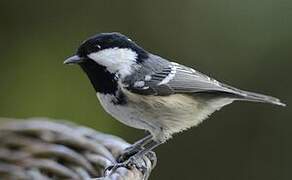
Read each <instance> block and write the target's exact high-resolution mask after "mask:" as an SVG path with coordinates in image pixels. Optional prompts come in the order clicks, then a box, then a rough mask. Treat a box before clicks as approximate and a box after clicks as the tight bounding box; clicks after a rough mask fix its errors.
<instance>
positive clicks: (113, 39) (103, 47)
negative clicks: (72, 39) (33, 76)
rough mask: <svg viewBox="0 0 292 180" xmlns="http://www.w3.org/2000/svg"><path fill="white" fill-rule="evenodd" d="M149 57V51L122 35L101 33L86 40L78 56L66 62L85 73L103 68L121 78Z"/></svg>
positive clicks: (80, 47)
mask: <svg viewBox="0 0 292 180" xmlns="http://www.w3.org/2000/svg"><path fill="white" fill-rule="evenodd" d="M147 57H148V53H147V51H145V50H144V49H143V48H141V47H140V46H138V45H137V44H136V43H135V42H133V41H132V40H130V39H129V38H128V37H127V36H125V35H122V34H120V33H101V34H97V35H95V36H93V37H90V38H89V39H87V40H85V41H84V42H83V43H82V44H81V45H80V46H79V48H78V50H77V52H76V54H75V55H74V56H72V57H70V58H68V59H66V60H65V61H64V63H65V64H79V65H80V66H81V67H82V68H83V69H84V70H85V72H88V71H97V70H98V69H96V68H95V67H97V66H101V67H103V68H104V69H105V70H106V71H108V72H109V73H112V74H118V75H119V76H127V75H129V74H130V73H131V71H132V70H133V69H134V68H135V66H139V63H141V62H142V61H143V60H144V59H146V58H147Z"/></svg>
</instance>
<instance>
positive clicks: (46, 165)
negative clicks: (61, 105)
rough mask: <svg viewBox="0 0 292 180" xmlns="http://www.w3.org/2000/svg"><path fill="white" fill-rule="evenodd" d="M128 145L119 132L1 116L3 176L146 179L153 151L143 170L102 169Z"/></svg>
mask: <svg viewBox="0 0 292 180" xmlns="http://www.w3.org/2000/svg"><path fill="white" fill-rule="evenodd" d="M128 146H129V144H128V143H127V142H125V141H124V140H122V139H121V138H119V137H116V136H112V135H107V134H104V133H100V132H97V131H95V130H93V129H90V128H87V127H82V126H78V125H75V124H72V123H68V122H63V121H62V122H60V121H53V120H49V119H46V118H34V119H28V120H21V121H19V120H15V119H7V118H0V179H5V180H52V179H54V180H59V179H62V180H64V179H65V180H69V179H70V180H77V179H78V180H89V179H90V180H93V179H96V180H121V179H123V180H142V179H148V177H149V175H150V172H151V170H152V169H153V168H154V166H155V164H156V156H155V153H149V155H148V157H145V158H144V159H143V165H144V168H143V171H141V170H138V169H137V168H131V169H127V168H124V167H121V168H118V169H117V170H115V171H114V172H111V173H104V170H105V168H106V167H108V166H110V165H113V164H114V163H115V162H116V160H115V159H116V157H117V156H118V155H119V154H121V152H122V151H123V150H124V149H125V148H126V147H128Z"/></svg>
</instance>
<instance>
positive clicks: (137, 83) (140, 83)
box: [134, 81, 145, 87]
mask: <svg viewBox="0 0 292 180" xmlns="http://www.w3.org/2000/svg"><path fill="white" fill-rule="evenodd" d="M143 86H145V82H144V81H137V82H135V83H134V87H143Z"/></svg>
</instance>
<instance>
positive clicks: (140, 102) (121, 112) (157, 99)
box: [98, 90, 232, 141]
mask: <svg viewBox="0 0 292 180" xmlns="http://www.w3.org/2000/svg"><path fill="white" fill-rule="evenodd" d="M123 92H124V93H125V95H126V96H127V97H128V99H127V100H128V103H127V104H126V105H121V106H116V105H114V104H113V103H112V98H113V96H110V95H101V94H99V95H98V97H99V100H100V102H101V104H102V106H103V107H104V109H105V110H106V111H107V112H108V113H109V114H111V115H112V116H113V117H115V118H116V119H117V120H119V121H121V122H123V123H124V124H126V125H128V126H131V127H134V128H138V129H145V130H148V131H149V132H150V133H152V134H153V135H154V137H156V138H157V139H159V140H161V141H164V140H167V139H168V138H170V137H171V135H172V134H173V133H177V132H180V131H183V130H185V129H187V128H190V127H193V126H195V125H197V124H199V123H200V122H201V121H203V120H204V119H205V118H207V116H208V115H209V114H211V113H212V112H214V111H215V110H217V109H220V108H221V107H223V106H224V105H226V104H228V103H231V102H232V100H229V99H228V100H226V99H224V100H223V99H221V100H220V101H221V102H220V101H219V100H216V102H217V101H218V102H217V103H214V101H212V103H206V102H205V101H201V100H200V98H196V97H193V96H190V95H183V94H173V95H170V96H143V95H138V94H134V93H131V92H129V91H127V90H123ZM211 104H212V106H211ZM216 104H217V105H216Z"/></svg>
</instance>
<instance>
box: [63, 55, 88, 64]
mask: <svg viewBox="0 0 292 180" xmlns="http://www.w3.org/2000/svg"><path fill="white" fill-rule="evenodd" d="M83 61H84V58H82V57H80V56H78V55H75V56H72V57H69V58H67V59H66V60H65V61H64V64H79V63H81V62H83Z"/></svg>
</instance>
